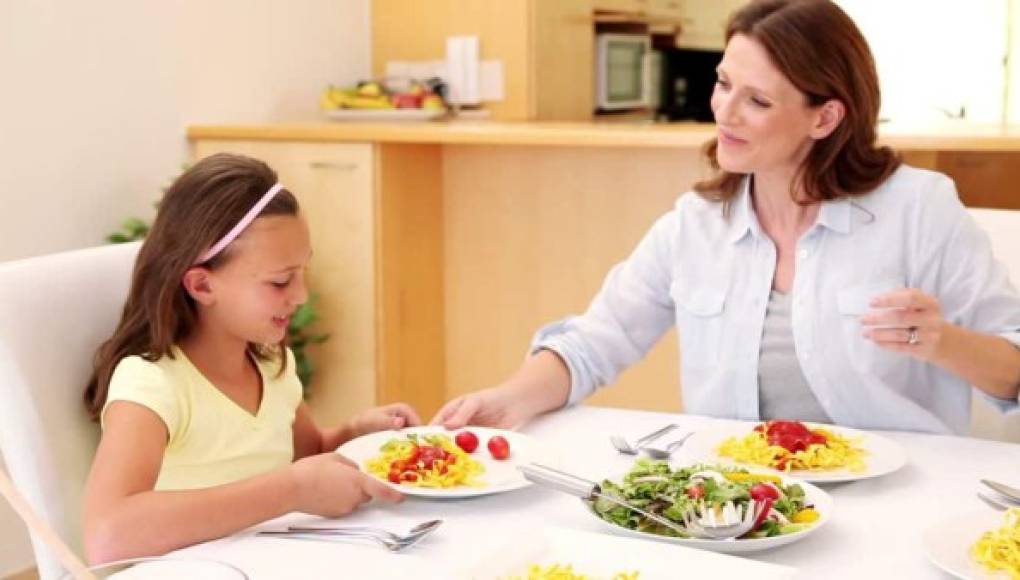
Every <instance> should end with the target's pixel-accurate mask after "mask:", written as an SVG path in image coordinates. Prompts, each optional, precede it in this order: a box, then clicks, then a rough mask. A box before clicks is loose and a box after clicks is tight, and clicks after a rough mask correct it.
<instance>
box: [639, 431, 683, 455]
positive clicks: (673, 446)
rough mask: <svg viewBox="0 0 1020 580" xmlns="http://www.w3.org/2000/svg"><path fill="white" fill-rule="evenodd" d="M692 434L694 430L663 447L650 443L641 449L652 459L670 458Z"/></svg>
mask: <svg viewBox="0 0 1020 580" xmlns="http://www.w3.org/2000/svg"><path fill="white" fill-rule="evenodd" d="M691 435H694V432H691V433H688V434H686V435H684V436H683V437H681V438H679V439H677V440H676V441H673V442H671V443H670V444H669V445H666V446H665V447H663V448H659V447H652V445H651V444H648V445H645V446H644V447H642V448H641V451H644V452H645V453H647V454H648V456H649V457H651V458H652V459H669V456H670V455H673V453H675V452H676V450H677V449H680V447H682V446H683V444H684V443H686V442H687V439H688V438H689V437H690V436H691Z"/></svg>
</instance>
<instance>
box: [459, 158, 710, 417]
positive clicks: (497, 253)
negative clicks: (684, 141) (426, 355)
mask: <svg viewBox="0 0 1020 580" xmlns="http://www.w3.org/2000/svg"><path fill="white" fill-rule="evenodd" d="M443 170H444V174H443V179H444V183H445V186H444V188H445V193H446V198H445V201H444V208H445V209H444V211H445V225H446V231H445V239H446V248H445V256H446V348H447V371H446V376H447V395H448V396H450V397H453V396H456V395H458V394H461V393H464V392H468V391H471V390H474V389H478V388H481V387H485V386H490V385H493V384H496V383H498V382H499V381H501V380H503V379H505V378H506V377H507V376H508V375H509V374H510V373H511V372H512V371H513V370H514V369H515V368H516V367H517V366H518V365H519V364H520V363H521V360H522V358H523V356H524V354H525V352H526V351H527V348H528V344H529V342H530V339H531V337H532V334H533V333H534V332H535V331H536V330H538V328H539V327H541V326H542V325H543V324H545V323H548V322H551V321H553V320H556V319H559V318H562V317H564V316H567V315H569V314H571V313H580V312H583V311H584V310H585V309H586V308H587V305H588V303H589V302H590V300H591V298H592V297H593V295H594V294H595V292H596V291H597V290H598V289H599V288H600V286H601V284H602V281H603V279H604V277H605V275H606V274H607V273H608V272H609V269H610V268H611V267H612V266H613V264H615V263H616V262H618V261H619V260H622V259H623V258H625V257H626V256H627V255H628V254H629V253H630V252H631V251H632V250H633V248H634V246H635V245H636V244H637V242H638V240H639V239H640V238H641V237H642V236H643V235H644V233H645V232H646V231H647V230H648V229H649V228H650V227H651V225H652V223H653V222H654V221H655V219H656V218H658V217H659V216H660V215H662V214H664V213H666V212H668V211H669V210H670V209H671V208H672V206H673V203H674V201H675V200H676V198H677V195H678V194H679V193H680V192H682V191H685V190H687V189H688V188H689V187H690V184H691V183H692V182H693V181H694V179H695V178H696V177H697V176H698V175H699V173H700V161H699V157H698V155H697V153H696V151H694V150H664V149H656V150H630V149H622V148H606V149H581V148H578V149H560V148H555V149H553V148H543V147H487V146H480V147H470V146H458V147H453V146H448V147H447V148H446V153H445V155H444V164H443ZM677 362H678V355H677V346H676V342H675V339H674V338H672V337H671V338H669V339H667V340H664V341H662V342H661V343H660V344H659V345H658V346H656V347H655V349H653V351H652V353H651V354H650V355H649V356H648V357H647V358H646V359H645V360H644V361H643V362H641V363H639V364H637V365H635V367H634V368H632V369H631V370H629V371H627V372H626V373H625V374H624V375H623V376H622V377H621V379H620V381H619V386H617V387H614V388H612V389H607V390H604V391H602V392H601V393H600V394H598V395H597V396H596V397H595V398H594V399H593V400H592V402H593V403H595V404H604V405H614V406H621V407H631V408H644V409H656V410H678V409H679V408H680V397H679V389H678V383H679V378H678V372H677V369H678V365H677Z"/></svg>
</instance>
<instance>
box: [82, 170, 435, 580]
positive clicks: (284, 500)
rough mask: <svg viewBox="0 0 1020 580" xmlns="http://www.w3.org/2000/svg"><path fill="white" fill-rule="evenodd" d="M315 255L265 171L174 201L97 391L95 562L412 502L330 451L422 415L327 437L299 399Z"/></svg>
mask: <svg viewBox="0 0 1020 580" xmlns="http://www.w3.org/2000/svg"><path fill="white" fill-rule="evenodd" d="M310 256H311V248H310V244H309V235H308V227H307V226H306V224H305V221H304V220H303V219H302V218H301V216H300V215H299V214H298V203H297V200H296V199H295V198H294V196H293V195H292V194H291V193H290V192H288V191H287V190H286V189H284V188H283V187H282V186H281V185H280V184H279V183H277V178H276V174H275V173H274V172H273V170H272V169H270V168H269V167H268V166H267V165H266V164H264V163H262V162H260V161H257V160H255V159H250V158H247V157H241V156H236V155H226V154H221V155H214V156H212V157H209V158H206V159H204V160H202V161H200V162H198V163H197V164H195V166H194V167H192V168H191V169H190V170H188V171H187V172H186V173H184V174H183V175H181V176H180V177H179V178H178V179H177V180H176V181H175V182H174V184H173V185H172V186H171V187H170V189H169V190H167V192H166V195H165V197H164V198H163V201H162V202H161V203H160V206H159V212H158V215H157V217H156V221H155V223H154V224H153V227H152V231H151V232H150V234H149V236H148V239H147V240H146V241H145V243H144V245H143V246H142V248H141V250H140V253H139V255H138V259H137V262H136V264H135V270H134V278H133V280H132V284H131V291H130V294H129V296H128V300H127V304H126V305H125V307H124V314H123V317H122V319H121V321H120V325H119V326H118V327H117V330H116V332H115V333H114V335H113V337H112V338H111V339H110V340H109V341H107V342H106V343H105V344H104V345H103V346H102V347H101V348H100V349H99V352H98V354H97V356H96V364H95V375H94V376H93V378H92V380H91V381H90V383H89V386H88V388H87V390H86V392H85V403H86V406H87V407H88V409H89V411H90V413H92V415H93V417H95V418H96V419H98V420H99V421H100V423H101V425H102V430H103V435H102V440H101V442H100V444H99V449H98V450H97V452H96V457H95V459H94V461H93V464H92V472H91V474H90V476H89V481H88V484H87V489H86V497H85V523H84V527H85V550H86V554H87V555H88V558H89V560H90V561H92V562H94V563H98V562H107V561H111V560H119V559H124V558H129V557H139V556H147V555H157V554H163V553H165V552H167V551H170V550H173V549H175V548H179V547H182V546H186V545H188V544H193V543H196V542H201V541H204V540H209V539H213V538H218V537H222V536H225V535H228V534H231V533H233V532H236V531H238V530H241V529H244V528H246V527H248V526H251V525H253V524H255V523H258V522H261V521H264V520H267V519H271V518H274V517H276V516H279V515H282V514H285V513H288V512H291V511H301V512H306V513H310V514H317V515H322V516H326V517H337V516H341V515H343V514H346V513H348V512H350V511H351V510H353V509H355V508H356V507H357V506H358V505H359V504H361V503H363V502H365V501H368V500H369V499H371V498H378V499H381V500H384V501H390V502H394V501H399V500H400V499H401V496H400V494H399V493H398V492H396V491H394V490H393V489H392V488H390V487H387V486H386V485H384V484H382V483H381V482H379V481H376V480H375V479H373V478H372V477H370V476H368V475H365V474H363V473H362V472H360V471H358V469H357V467H356V466H355V465H354V464H353V463H351V462H350V461H348V460H346V459H344V458H343V457H341V456H340V455H338V454H335V453H332V451H333V450H334V449H336V448H337V447H338V446H339V445H340V444H341V443H343V442H344V441H347V440H348V439H351V438H353V437H357V436H359V435H362V434H365V433H369V432H373V431H378V430H384V429H391V428H400V427H404V426H407V425H416V424H418V423H419V422H420V421H419V419H418V417H417V415H416V414H415V413H414V411H413V410H412V409H411V408H410V407H408V406H407V405H405V404H402V403H398V404H394V405H389V406H385V407H380V408H375V409H371V410H369V411H367V412H365V413H363V414H361V415H359V416H357V417H356V418H355V419H353V420H352V421H351V422H350V423H349V424H347V425H344V426H341V427H339V428H336V429H330V430H325V431H323V430H320V429H319V428H318V427H316V425H315V423H314V422H313V420H312V417H311V414H310V413H309V410H308V407H307V405H305V403H303V402H302V400H301V384H300V382H299V381H298V378H297V375H296V373H295V372H294V367H295V365H294V358H293V354H292V353H291V352H290V351H289V350H288V349H287V348H286V346H285V338H286V336H287V326H288V321H289V318H290V315H291V314H293V312H294V310H295V309H297V307H298V306H300V305H301V304H302V303H303V302H304V301H305V299H306V298H307V295H308V292H307V289H306V287H305V283H304V269H305V267H306V265H307V263H308V259H309V257H310Z"/></svg>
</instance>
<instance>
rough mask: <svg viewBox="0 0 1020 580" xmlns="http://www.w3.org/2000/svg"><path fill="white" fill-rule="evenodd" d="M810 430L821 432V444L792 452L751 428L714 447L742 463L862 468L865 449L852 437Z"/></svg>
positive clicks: (815, 468) (788, 467)
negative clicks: (747, 431) (823, 439)
mask: <svg viewBox="0 0 1020 580" xmlns="http://www.w3.org/2000/svg"><path fill="white" fill-rule="evenodd" d="M812 431H813V432H815V433H818V434H820V435H823V436H824V437H825V439H826V442H825V444H817V443H815V444H811V445H808V446H807V448H806V449H803V450H801V451H797V452H793V453H792V452H790V451H789V450H787V449H786V448H784V447H780V446H779V445H770V444H769V442H768V438H767V437H766V435H765V433H763V432H761V431H752V432H751V433H748V434H747V435H745V436H743V437H740V438H738V437H730V438H729V439H726V440H725V441H723V442H722V443H721V444H720V445H719V447H718V449H717V450H716V451H717V453H719V455H721V456H723V457H729V458H732V459H734V460H736V461H740V462H742V463H752V464H754V465H764V466H767V467H773V468H777V469H783V470H785V471H791V470H793V469H806V470H811V471H821V470H825V469H837V468H843V467H845V468H847V469H849V470H850V471H853V472H861V471H864V470H865V463H864V456H865V454H867V451H865V450H864V449H863V448H861V447H860V446H859V445H858V444H857V442H856V441H852V440H850V439H848V438H846V437H843V436H842V435H838V434H836V433H833V432H831V431H829V430H827V429H818V428H816V429H812Z"/></svg>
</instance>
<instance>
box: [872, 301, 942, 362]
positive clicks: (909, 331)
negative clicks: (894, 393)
mask: <svg viewBox="0 0 1020 580" xmlns="http://www.w3.org/2000/svg"><path fill="white" fill-rule="evenodd" d="M870 306H871V307H872V308H873V309H877V310H873V311H871V312H870V313H868V314H866V315H865V316H862V317H861V324H862V325H863V326H864V337H865V338H868V339H871V340H872V341H874V342H875V344H877V345H878V346H880V347H882V348H884V349H887V350H891V351H894V352H901V353H904V354H908V355H910V356H912V357H914V358H918V359H921V360H923V361H928V362H932V361H934V360H935V359H936V358H937V356H938V355H939V347H940V346H941V345H942V340H943V337H944V334H945V331H946V327H947V325H948V324H949V323H948V322H946V320H945V319H943V318H942V308H941V307H940V305H939V301H938V299H937V298H935V297H934V296H930V295H928V294H925V293H924V292H921V291H920V290H918V289H916V288H906V289H903V290H896V291H893V292H889V293H886V294H882V295H880V296H876V297H875V298H873V299H872V300H871V303H870Z"/></svg>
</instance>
